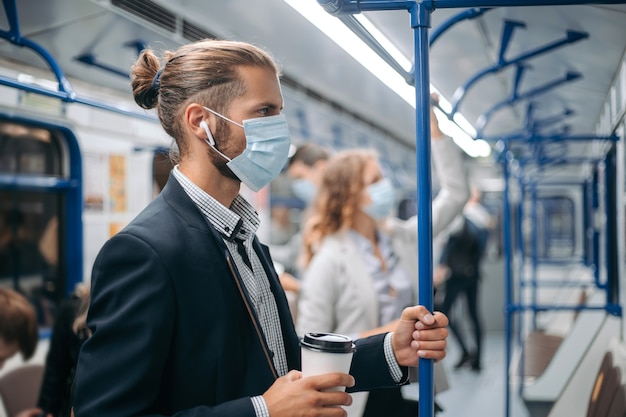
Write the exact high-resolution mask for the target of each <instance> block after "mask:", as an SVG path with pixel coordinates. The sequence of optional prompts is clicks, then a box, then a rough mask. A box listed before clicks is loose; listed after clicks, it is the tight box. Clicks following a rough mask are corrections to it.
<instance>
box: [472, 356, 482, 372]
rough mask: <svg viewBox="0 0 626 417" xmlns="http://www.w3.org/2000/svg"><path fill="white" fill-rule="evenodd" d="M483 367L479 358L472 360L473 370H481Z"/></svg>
mask: <svg viewBox="0 0 626 417" xmlns="http://www.w3.org/2000/svg"><path fill="white" fill-rule="evenodd" d="M481 369H482V368H481V366H480V361H479V360H478V358H474V360H473V361H472V371H474V372H480V370H481Z"/></svg>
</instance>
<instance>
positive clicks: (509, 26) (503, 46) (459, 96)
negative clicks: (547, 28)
mask: <svg viewBox="0 0 626 417" xmlns="http://www.w3.org/2000/svg"><path fill="white" fill-rule="evenodd" d="M519 27H526V24H525V23H523V22H517V21H513V20H505V21H504V27H503V30H502V41H501V43H500V52H499V56H498V62H497V63H496V64H494V65H492V66H491V67H488V68H485V69H484V70H482V71H480V72H478V73H477V74H476V75H474V76H473V77H471V78H470V79H469V80H468V81H466V82H465V84H463V85H462V86H461V87H459V88H457V90H456V91H455V92H454V94H453V95H452V99H451V105H452V110H451V111H450V114H449V115H448V117H452V116H454V114H455V113H456V112H457V111H458V109H459V106H460V104H461V101H462V100H463V98H464V97H465V95H466V93H467V90H468V89H469V88H470V87H471V86H472V85H474V84H475V83H476V82H477V81H479V80H480V79H481V78H482V77H484V76H485V75H488V74H496V73H499V72H500V71H502V70H503V69H505V68H507V67H509V66H511V65H518V64H522V63H524V62H525V61H527V60H529V59H531V58H535V57H537V56H539V55H542V54H546V53H548V52H551V51H553V50H555V49H558V48H560V47H563V46H566V45H569V44H571V43H575V42H578V41H580V40H582V39H586V38H588V37H589V34H587V33H585V32H577V31H573V30H569V31H567V34H566V36H565V37H564V38H562V39H559V40H556V41H553V42H550V43H548V44H546V45H544V46H541V47H539V48H536V49H533V50H532V51H528V52H525V53H522V54H520V55H518V56H517V57H515V58H512V59H509V60H507V59H505V58H504V55H505V54H506V50H507V48H508V46H509V43H510V41H511V38H512V36H513V32H514V30H515V28H519Z"/></svg>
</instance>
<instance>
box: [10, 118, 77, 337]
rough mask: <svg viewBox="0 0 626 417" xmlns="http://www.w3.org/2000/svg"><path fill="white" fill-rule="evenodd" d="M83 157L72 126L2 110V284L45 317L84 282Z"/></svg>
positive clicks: (44, 322) (45, 322) (47, 321)
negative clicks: (25, 299) (14, 291)
mask: <svg viewBox="0 0 626 417" xmlns="http://www.w3.org/2000/svg"><path fill="white" fill-rule="evenodd" d="M80 171H81V159H80V154H79V150H78V144H77V141H76V138H75V136H74V135H73V133H72V131H71V130H70V129H69V128H68V127H66V126H61V125H58V124H55V123H49V122H46V121H42V120H41V119H37V120H35V119H29V118H24V117H17V116H15V115H13V114H4V113H2V112H0V285H1V286H3V287H9V288H13V289H15V290H17V291H19V292H21V293H22V294H24V295H25V296H27V297H28V298H29V299H30V300H31V302H32V303H33V304H34V306H35V307H36V310H37V313H38V318H39V322H40V324H41V325H42V326H44V327H47V326H50V325H51V323H52V320H53V313H54V307H55V306H56V304H57V303H58V302H59V301H60V300H61V299H62V298H64V297H66V296H67V295H68V293H69V292H71V291H72V290H73V289H74V286H75V285H76V283H78V282H80V281H82V219H81V214H82V209H81V201H82V200H81V180H80V178H81V174H80Z"/></svg>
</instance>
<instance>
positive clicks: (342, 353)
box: [300, 333, 356, 391]
mask: <svg viewBox="0 0 626 417" xmlns="http://www.w3.org/2000/svg"><path fill="white" fill-rule="evenodd" d="M300 346H301V349H302V377H303V378H305V377H307V376H313V375H321V374H327V373H330V372H342V373H345V374H348V373H350V365H351V364H352V355H353V354H354V351H355V350H356V347H355V345H354V343H353V341H352V339H351V338H349V337H348V336H344V335H340V334H336V333H306V334H305V335H304V338H303V339H302V340H301V341H300ZM343 389H345V388H344V387H337V388H335V389H333V390H335V391H342V390H343Z"/></svg>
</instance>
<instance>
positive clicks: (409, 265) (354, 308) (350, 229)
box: [296, 117, 468, 416]
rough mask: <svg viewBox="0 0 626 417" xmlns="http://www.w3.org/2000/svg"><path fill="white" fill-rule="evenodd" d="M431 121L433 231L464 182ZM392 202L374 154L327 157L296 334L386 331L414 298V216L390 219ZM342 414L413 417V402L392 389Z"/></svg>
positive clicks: (452, 211)
mask: <svg viewBox="0 0 626 417" xmlns="http://www.w3.org/2000/svg"><path fill="white" fill-rule="evenodd" d="M432 123H433V126H432V139H433V144H432V147H433V162H434V165H435V167H436V169H437V172H438V174H439V179H440V182H441V184H442V188H441V191H440V192H439V194H438V196H437V198H436V199H435V201H433V233H435V234H436V233H438V232H439V231H440V230H442V229H443V228H444V227H445V226H446V225H447V224H448V222H449V221H450V220H452V219H453V218H454V217H455V216H456V215H457V214H458V213H459V212H460V211H461V210H462V208H463V205H464V204H465V201H466V200H467V196H468V187H467V182H466V176H465V173H464V169H463V161H462V160H461V155H460V151H459V149H458V148H457V147H456V146H455V145H454V143H453V142H452V141H451V140H450V139H449V138H445V137H444V136H443V134H442V133H441V131H440V130H439V128H438V126H437V123H436V120H435V119H434V117H433V121H432ZM393 205H394V189H393V185H392V183H391V181H390V179H388V178H385V177H383V175H382V172H381V168H380V165H379V163H378V159H377V156H376V154H375V153H374V152H373V151H368V150H348V151H343V152H340V153H338V154H337V155H335V156H334V157H332V158H331V159H330V160H329V161H328V163H327V165H326V168H325V170H324V173H323V177H322V182H321V184H320V188H319V191H318V195H317V199H316V200H315V203H314V206H313V208H312V213H311V216H310V219H309V222H308V224H307V226H306V228H305V232H304V244H305V252H304V254H303V255H304V256H303V260H304V262H305V264H306V271H305V273H304V276H303V280H302V288H301V291H300V299H299V302H298V320H297V322H296V325H297V329H298V334H300V335H302V334H304V333H306V332H335V333H343V334H348V335H351V336H353V337H365V336H369V335H373V334H378V333H381V332H385V331H390V330H391V329H393V328H394V326H395V325H396V324H397V320H398V318H399V317H400V313H401V311H402V309H403V308H405V307H406V306H408V305H411V304H413V303H414V302H415V299H416V294H415V292H416V291H415V287H416V286H417V270H418V269H417V252H418V242H417V220H416V218H411V219H409V220H408V221H400V220H399V219H391V218H389V216H390V214H391V211H392V208H393ZM385 221H386V223H385ZM366 404H367V405H366ZM394 407H397V408H394ZM348 411H349V416H384V415H397V416H414V415H416V412H417V404H416V403H415V402H411V401H406V400H404V399H403V398H402V394H401V392H400V389H399V388H396V389H393V390H381V391H372V392H370V393H369V396H368V394H367V393H359V394H355V396H354V401H353V405H352V406H351V407H348Z"/></svg>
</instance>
